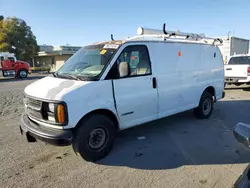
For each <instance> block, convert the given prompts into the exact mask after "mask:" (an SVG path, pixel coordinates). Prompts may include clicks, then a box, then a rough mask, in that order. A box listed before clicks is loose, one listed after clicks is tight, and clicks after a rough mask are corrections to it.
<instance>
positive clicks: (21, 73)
mask: <svg viewBox="0 0 250 188" xmlns="http://www.w3.org/2000/svg"><path fill="white" fill-rule="evenodd" d="M27 76H28V71H27V70H25V69H21V70H20V71H18V73H17V77H18V78H26V77H27Z"/></svg>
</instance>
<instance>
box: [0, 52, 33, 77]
mask: <svg viewBox="0 0 250 188" xmlns="http://www.w3.org/2000/svg"><path fill="white" fill-rule="evenodd" d="M0 65H1V66H0V68H1V71H2V75H3V77H9V76H12V77H13V76H14V77H16V78H26V77H27V76H28V74H29V73H30V65H29V63H27V62H24V61H20V60H17V59H16V57H15V55H14V54H12V53H8V52H0Z"/></svg>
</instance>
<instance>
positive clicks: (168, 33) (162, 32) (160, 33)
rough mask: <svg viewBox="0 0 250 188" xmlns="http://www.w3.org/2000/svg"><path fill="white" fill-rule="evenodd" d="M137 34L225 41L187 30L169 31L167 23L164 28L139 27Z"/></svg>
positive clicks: (164, 37) (212, 41)
mask: <svg viewBox="0 0 250 188" xmlns="http://www.w3.org/2000/svg"><path fill="white" fill-rule="evenodd" d="M137 34H138V35H141V36H142V37H143V36H147V37H157V38H159V37H162V38H163V39H164V40H166V39H167V38H171V37H175V38H176V39H178V38H181V39H187V40H195V41H202V40H203V41H204V42H205V43H209V42H211V43H212V44H213V45H214V44H215V43H216V42H219V43H220V44H222V43H223V41H222V40H221V39H219V38H212V37H205V34H195V33H186V32H180V31H168V30H166V24H165V23H164V24H163V28H162V30H158V29H149V28H142V27H139V28H138V29H137Z"/></svg>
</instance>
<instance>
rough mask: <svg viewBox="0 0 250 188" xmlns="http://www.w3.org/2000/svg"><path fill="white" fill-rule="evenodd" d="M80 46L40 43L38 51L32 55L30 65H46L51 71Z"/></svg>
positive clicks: (58, 66) (56, 68) (57, 67)
mask: <svg viewBox="0 0 250 188" xmlns="http://www.w3.org/2000/svg"><path fill="white" fill-rule="evenodd" d="M80 48H81V47H80V46H52V45H40V52H38V54H37V55H36V56H34V57H33V63H32V64H33V65H31V66H32V67H46V68H47V67H48V68H50V71H51V72H54V71H56V70H58V69H59V68H60V67H61V66H62V65H63V64H64V62H65V61H66V60H67V59H69V58H70V57H71V56H72V55H73V54H74V53H75V52H77V51H78V50H79V49H80Z"/></svg>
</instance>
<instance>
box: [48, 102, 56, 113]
mask: <svg viewBox="0 0 250 188" xmlns="http://www.w3.org/2000/svg"><path fill="white" fill-rule="evenodd" d="M49 111H50V112H55V104H53V103H49Z"/></svg>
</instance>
